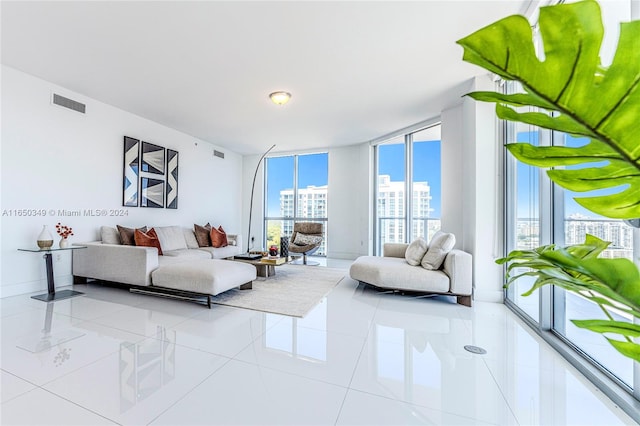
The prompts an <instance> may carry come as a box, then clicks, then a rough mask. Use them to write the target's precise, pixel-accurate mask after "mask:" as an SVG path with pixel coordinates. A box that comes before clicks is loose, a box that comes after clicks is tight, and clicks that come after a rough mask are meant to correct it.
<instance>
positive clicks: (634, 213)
mask: <svg viewBox="0 0 640 426" xmlns="http://www.w3.org/2000/svg"><path fill="white" fill-rule="evenodd" d="M539 27H540V33H541V36H542V43H543V46H544V59H540V58H539V57H538V56H537V55H536V52H535V49H534V45H533V35H532V30H531V25H530V23H529V22H528V21H527V19H526V18H525V17H523V16H511V17H508V18H505V19H503V20H500V21H498V22H496V23H494V24H491V25H489V26H487V27H485V28H483V29H481V30H479V31H477V32H475V33H473V34H471V35H470V36H468V37H465V38H463V39H462V40H459V41H458V43H459V44H460V45H461V46H462V47H463V48H464V56H463V59H464V60H465V61H467V62H470V63H473V64H476V65H479V66H481V67H483V68H485V69H487V70H489V71H491V72H493V73H495V74H497V75H499V76H501V77H502V78H504V79H506V80H515V81H519V82H520V83H521V84H522V87H523V89H524V91H525V93H519V94H510V95H508V94H502V93H497V92H475V93H471V94H470V95H469V96H471V97H473V98H474V99H476V100H479V101H486V102H495V103H496V104H497V105H496V113H497V115H498V117H500V118H502V119H505V120H511V121H518V122H522V123H527V124H531V125H535V126H539V127H542V128H547V129H552V130H557V131H561V132H565V133H568V134H571V135H576V136H584V137H587V138H589V139H590V143H589V144H588V145H586V146H583V147H578V148H570V147H535V146H532V145H530V144H526V143H516V144H509V145H507V148H508V149H509V151H511V153H512V154H513V155H514V156H515V157H516V158H518V159H519V160H520V161H522V162H524V163H527V164H530V165H534V166H537V167H558V166H568V165H576V164H586V165H587V167H585V168H580V169H562V168H560V169H554V170H549V171H548V175H549V177H550V178H551V179H552V180H553V181H554V182H556V183H558V184H559V185H561V186H563V187H565V188H567V189H570V190H572V191H577V192H585V191H590V190H596V189H604V188H613V187H619V189H620V190H619V191H618V192H616V193H613V194H609V195H601V196H594V197H579V198H576V201H577V202H578V203H580V204H581V205H582V206H584V207H585V208H587V209H589V210H591V211H593V212H595V213H598V214H601V215H603V216H607V217H611V218H621V219H625V218H626V219H628V218H638V217H640V21H634V22H629V23H623V24H621V27H620V38H619V41H618V46H617V50H616V53H615V56H614V59H613V62H612V63H611V65H610V66H609V67H607V68H605V67H603V66H602V65H601V63H600V57H599V52H600V47H601V44H602V38H603V34H604V28H603V25H602V19H601V14H600V7H599V5H598V4H597V3H596V2H595V1H590V0H588V1H583V2H579V3H571V4H565V5H557V6H549V7H544V8H542V9H541V10H540V18H539ZM521 106H532V107H536V108H538V109H540V112H519V111H518V107H521ZM603 161H605V162H606V163H605V165H604V166H602V162H603ZM594 162H599V164H597V165H595V164H594V165H592V166H589V163H594Z"/></svg>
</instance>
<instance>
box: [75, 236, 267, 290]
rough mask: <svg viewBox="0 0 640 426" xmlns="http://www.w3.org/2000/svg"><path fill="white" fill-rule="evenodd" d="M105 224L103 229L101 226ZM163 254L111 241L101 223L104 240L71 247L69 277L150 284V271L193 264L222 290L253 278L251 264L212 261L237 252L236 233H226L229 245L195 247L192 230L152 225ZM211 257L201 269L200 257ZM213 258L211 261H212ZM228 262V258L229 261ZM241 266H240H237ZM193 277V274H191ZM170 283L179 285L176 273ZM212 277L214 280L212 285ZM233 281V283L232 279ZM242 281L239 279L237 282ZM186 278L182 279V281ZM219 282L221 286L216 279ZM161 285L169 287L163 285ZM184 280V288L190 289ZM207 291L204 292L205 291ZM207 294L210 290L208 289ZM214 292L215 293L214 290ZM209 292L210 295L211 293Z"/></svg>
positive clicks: (238, 239)
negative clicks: (71, 267)
mask: <svg viewBox="0 0 640 426" xmlns="http://www.w3.org/2000/svg"><path fill="white" fill-rule="evenodd" d="M105 228H106V229H105ZM154 230H155V231H156V233H157V235H158V240H159V241H160V244H161V247H162V249H163V250H162V251H163V254H162V255H159V254H158V250H157V249H156V248H155V247H142V246H134V245H122V244H114V242H115V240H114V238H112V237H111V236H112V235H113V233H114V231H115V232H117V231H116V230H115V228H108V227H102V229H101V235H102V238H103V240H106V241H109V242H111V244H109V243H105V242H104V241H93V242H87V243H80V244H78V245H82V246H86V247H87V248H86V249H82V250H74V251H73V277H74V283H75V284H80V283H86V282H87V279H96V280H101V281H107V282H113V283H119V284H126V285H129V286H140V287H152V286H153V285H154V283H153V278H152V277H153V272H154V271H161V270H162V269H163V268H164V269H167V271H171V270H172V269H175V268H170V267H169V266H170V265H177V264H181V265H183V266H188V265H190V264H193V266H194V267H193V269H194V271H198V270H199V271H200V275H202V277H200V278H199V279H201V280H204V281H206V280H208V279H209V278H211V280H212V281H211V289H214V290H215V291H216V292H218V293H219V292H222V291H224V290H227V289H229V288H233V287H237V286H241V285H244V287H243V288H251V286H250V285H247V284H250V282H251V281H252V280H254V279H255V277H256V275H255V268H254V267H253V266H252V265H247V264H242V263H239V262H233V265H225V264H226V263H227V262H226V261H225V262H224V263H225V264H221V263H216V262H221V261H220V260H215V259H223V258H227V257H232V256H234V255H236V254H240V252H241V250H242V249H241V247H242V245H241V241H240V236H238V235H233V234H228V235H227V238H228V240H229V245H228V246H226V247H219V248H214V247H199V246H198V242H197V241H196V238H195V235H194V233H193V230H190V229H188V228H182V227H178V226H168V227H155V228H154ZM206 259H209V260H212V263H211V265H208V266H210V267H208V268H206V269H208V270H209V271H207V272H205V271H203V267H202V260H206ZM213 260H215V262H213ZM230 263H231V262H230ZM215 265H218V267H217V270H218V271H220V273H219V274H217V276H216V277H215V279H214V277H213V275H211V273H212V272H211V269H216V268H215ZM240 268H242V270H240ZM220 274H226V275H229V274H233V275H235V276H236V277H226V276H224V277H223V276H221V275H220ZM192 279H193V277H192ZM174 281H175V282H174V283H172V284H171V287H173V288H175V289H180V287H181V285H180V279H179V277H178V278H176V279H175V280H174ZM214 281H216V284H215V285H214ZM236 281H237V283H236ZM240 281H242V282H240ZM185 282H186V281H185ZM219 282H223V283H224V287H225V288H224V289H222V288H221V287H220V286H219V285H218V284H217V283H219ZM164 287H169V286H168V285H165V286H164ZM189 287H190V286H189V285H186V284H185V288H184V290H185V291H193V289H192V288H189ZM205 294H207V293H205ZM208 294H213V293H211V292H209V293H208ZM215 294H217V293H215ZM215 294H213V295H215Z"/></svg>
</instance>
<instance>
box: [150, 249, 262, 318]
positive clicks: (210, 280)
mask: <svg viewBox="0 0 640 426" xmlns="http://www.w3.org/2000/svg"><path fill="white" fill-rule="evenodd" d="M255 279H256V268H255V267H254V266H252V265H249V264H246V263H241V262H229V261H226V260H219V259H194V260H187V261H184V262H180V263H174V264H169V265H165V266H160V267H159V268H158V269H156V270H155V271H153V272H152V273H151V287H150V288H149V289H152V288H166V289H172V290H176V291H177V292H178V294H179V293H180V292H184V293H196V294H199V295H206V296H207V301H208V305H209V307H211V298H210V296H215V295H217V294H220V293H222V292H225V291H227V290H231V289H232V288H234V287H240V289H242V290H248V289H251V287H252V283H253V280H255Z"/></svg>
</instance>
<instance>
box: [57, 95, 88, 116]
mask: <svg viewBox="0 0 640 426" xmlns="http://www.w3.org/2000/svg"><path fill="white" fill-rule="evenodd" d="M53 103H54V104H55V105H60V106H61V107H65V108H69V109H72V110H74V111H78V112H80V113H82V114H84V113H85V111H86V109H87V106H86V105H85V104H82V103H80V102H77V101H74V100H73V99H69V98H65V97H64V96H60V95H58V94H57V93H54V94H53Z"/></svg>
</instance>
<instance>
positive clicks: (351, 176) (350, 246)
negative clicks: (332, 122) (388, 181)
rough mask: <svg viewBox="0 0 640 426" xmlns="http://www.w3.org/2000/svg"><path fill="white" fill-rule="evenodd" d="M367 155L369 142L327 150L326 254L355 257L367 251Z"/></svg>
mask: <svg viewBox="0 0 640 426" xmlns="http://www.w3.org/2000/svg"><path fill="white" fill-rule="evenodd" d="M370 155H371V148H370V147H369V144H361V145H354V146H348V147H344V148H335V149H331V150H329V195H328V199H327V203H328V216H329V223H328V235H329V246H328V251H327V256H328V257H332V258H337V259H355V258H357V257H358V256H362V255H367V254H369V253H370V252H371V248H372V247H373V245H372V235H371V227H370V226H369V218H370V217H371V213H372V201H371V196H372V177H371V169H370Z"/></svg>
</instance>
